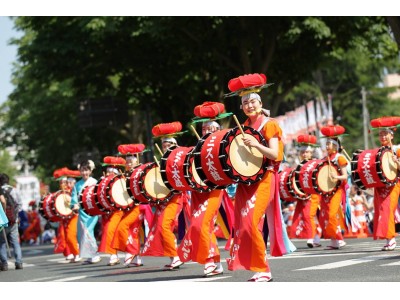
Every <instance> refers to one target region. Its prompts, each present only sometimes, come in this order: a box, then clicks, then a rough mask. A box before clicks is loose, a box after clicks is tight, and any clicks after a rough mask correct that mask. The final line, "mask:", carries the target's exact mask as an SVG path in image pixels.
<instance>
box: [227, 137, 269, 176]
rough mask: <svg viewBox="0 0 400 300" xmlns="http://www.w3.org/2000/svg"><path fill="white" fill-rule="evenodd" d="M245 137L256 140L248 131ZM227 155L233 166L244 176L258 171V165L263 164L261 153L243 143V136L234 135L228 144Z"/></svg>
mask: <svg viewBox="0 0 400 300" xmlns="http://www.w3.org/2000/svg"><path fill="white" fill-rule="evenodd" d="M244 135H245V137H246V138H249V139H251V140H254V141H257V142H258V140H257V139H256V138H255V137H254V136H253V135H250V134H248V133H245V134H244ZM229 157H230V158H231V163H232V166H233V168H234V169H235V170H236V171H237V172H238V173H240V174H241V175H243V176H245V177H251V176H254V175H256V174H257V172H259V171H260V166H262V165H263V160H264V158H263V155H262V154H261V152H260V151H259V150H257V149H256V148H252V147H248V146H246V145H245V144H244V143H243V136H242V135H238V136H236V137H235V138H234V139H233V140H232V143H231V145H230V149H229Z"/></svg>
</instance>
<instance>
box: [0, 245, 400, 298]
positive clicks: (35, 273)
mask: <svg viewBox="0 0 400 300" xmlns="http://www.w3.org/2000/svg"><path fill="white" fill-rule="evenodd" d="M292 242H293V243H294V244H295V245H296V247H297V250H296V251H295V252H294V253H291V254H289V255H286V256H283V257H270V256H269V257H268V259H269V262H270V267H271V270H272V275H273V281H272V282H270V283H263V284H262V283H256V284H255V283H248V282H247V280H248V279H249V278H250V277H251V276H252V274H253V273H252V272H250V271H244V270H243V271H235V272H232V271H228V270H227V267H226V263H225V258H227V257H228V252H227V251H225V250H224V249H221V256H222V258H223V265H224V269H225V271H224V274H222V275H219V276H215V277H211V278H204V277H203V274H202V273H203V267H202V265H199V264H197V263H192V262H189V263H185V264H184V265H183V266H181V267H180V269H179V270H176V271H164V270H163V266H164V265H165V264H166V263H168V261H169V260H168V259H167V258H162V257H144V261H143V263H144V266H142V267H137V268H126V267H124V266H123V265H122V261H123V258H124V254H120V258H121V264H120V265H116V266H112V267H111V266H107V262H108V256H107V255H102V261H101V262H100V263H98V264H93V265H82V264H81V263H69V262H68V261H66V260H65V258H64V257H63V256H62V255H61V254H54V253H53V247H54V246H53V245H41V246H24V247H23V258H24V269H23V270H15V269H14V260H13V259H10V261H9V270H8V271H7V272H0V289H2V287H4V286H7V285H4V284H3V283H7V282H15V283H19V282H24V283H27V282H30V283H40V282H47V283H50V282H52V283H56V282H75V283H91V284H87V285H85V286H86V287H89V290H90V292H92V293H95V292H99V293H100V295H103V296H104V295H105V294H104V293H109V292H110V290H109V289H108V288H105V287H107V286H109V283H157V284H151V285H147V284H146V285H145V286H146V287H148V286H149V287H150V290H152V287H155V289H154V290H153V291H152V292H153V293H155V292H160V293H161V294H160V295H161V296H162V295H163V293H164V292H165V291H164V289H163V287H165V286H167V287H174V286H176V284H179V286H182V284H184V283H191V284H195V283H198V282H208V283H211V282H213V283H222V282H224V283H230V284H226V285H225V284H224V285H222V286H223V287H225V286H228V287H233V290H235V289H236V288H238V287H241V286H243V287H248V284H252V287H253V288H252V289H251V290H252V291H253V292H254V291H255V290H257V289H258V288H259V286H260V285H263V286H264V287H265V284H267V285H269V287H268V289H269V290H270V291H272V290H273V289H274V288H272V286H275V288H276V287H277V286H278V287H279V292H280V291H281V290H282V285H281V283H290V284H288V285H283V291H284V292H286V293H288V292H293V291H292V290H291V289H289V290H285V287H292V286H293V287H297V288H296V289H298V290H302V289H304V288H305V287H307V286H308V285H309V284H312V285H313V286H314V287H315V286H319V287H321V285H316V283H326V284H332V283H374V286H375V287H376V286H377V285H376V284H377V283H383V284H384V285H385V286H386V285H387V284H390V283H398V282H400V249H399V248H396V249H395V250H394V251H390V252H385V251H381V248H382V245H383V244H384V242H383V241H374V240H373V239H372V238H364V239H347V240H346V242H347V246H346V247H344V248H342V249H340V250H325V249H324V246H326V245H327V244H328V241H325V240H323V241H322V247H320V248H312V249H310V248H308V247H307V245H306V242H305V240H292ZM224 244H225V241H221V243H220V245H221V247H220V248H223V247H222V245H224ZM256 285H257V288H255V289H254V287H255V286H256ZM23 286H25V285H23ZM67 286H69V285H67ZM72 286H73V285H72ZM79 286H80V285H79ZM123 286H125V285H123ZM139 286H141V285H139ZM184 286H187V285H184ZM195 286H197V285H195ZM202 286H204V287H205V286H206V287H207V291H212V290H213V289H214V288H217V289H218V290H220V287H221V285H218V284H207V285H202ZM323 286H326V285H323ZM97 287H98V288H97ZM158 287H161V288H160V289H158ZM189 287H192V285H189ZM367 287H368V285H367ZM62 288H65V285H62ZM230 290H232V288H231V289H230ZM200 292H204V290H202V291H200ZM238 292H239V293H240V292H243V293H244V296H246V295H248V292H247V291H246V292H245V290H242V289H241V288H239V290H238ZM235 294H236V292H235ZM236 295H238V294H236ZM60 296H62V295H60Z"/></svg>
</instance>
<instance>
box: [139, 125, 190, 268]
mask: <svg viewBox="0 0 400 300" xmlns="http://www.w3.org/2000/svg"><path fill="white" fill-rule="evenodd" d="M181 129H182V124H181V123H180V122H178V121H177V122H172V123H163V124H158V125H156V126H154V127H153V128H152V133H153V135H154V136H155V137H161V138H162V139H161V141H162V147H163V152H164V153H165V152H167V150H168V149H169V148H170V147H172V146H176V145H177V141H176V140H175V138H174V137H173V136H174V135H177V134H178V133H179V131H180V130H181ZM187 197H188V196H187V193H186V192H182V191H180V192H179V193H177V194H175V195H173V196H172V198H171V199H170V200H169V201H167V202H166V203H165V202H161V203H159V204H157V203H151V205H153V206H155V207H156V209H155V213H154V219H153V223H152V226H151V228H150V232H149V234H148V237H147V240H146V242H145V244H144V246H143V249H142V251H141V255H143V256H167V257H169V258H170V260H171V261H170V263H169V264H167V265H165V266H164V268H165V269H167V270H172V269H177V268H179V266H181V265H182V264H183V262H182V261H181V260H180V259H179V256H178V252H177V239H176V236H175V233H174V231H175V228H177V226H178V217H179V214H180V213H181V211H182V209H183V203H184V202H185V201H187Z"/></svg>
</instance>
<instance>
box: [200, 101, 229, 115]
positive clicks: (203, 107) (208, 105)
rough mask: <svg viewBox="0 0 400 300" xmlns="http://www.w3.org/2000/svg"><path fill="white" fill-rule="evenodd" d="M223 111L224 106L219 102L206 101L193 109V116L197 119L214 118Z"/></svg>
mask: <svg viewBox="0 0 400 300" xmlns="http://www.w3.org/2000/svg"><path fill="white" fill-rule="evenodd" d="M224 111H225V105H224V104H223V103H220V102H211V101H206V102H204V103H203V104H200V105H197V106H196V107H195V108H194V114H195V116H196V117H199V118H215V117H216V116H218V115H219V114H221V113H223V112H224Z"/></svg>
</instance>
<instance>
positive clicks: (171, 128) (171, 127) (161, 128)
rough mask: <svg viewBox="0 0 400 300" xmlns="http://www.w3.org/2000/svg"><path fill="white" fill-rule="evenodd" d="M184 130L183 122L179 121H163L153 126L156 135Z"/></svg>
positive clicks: (152, 131)
mask: <svg viewBox="0 0 400 300" xmlns="http://www.w3.org/2000/svg"><path fill="white" fill-rule="evenodd" d="M181 130H182V124H181V122H179V121H176V122H172V123H161V124H158V125H156V126H154V127H153V129H152V130H151V133H152V134H153V135H154V136H160V135H166V134H173V133H176V132H179V131H181Z"/></svg>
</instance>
